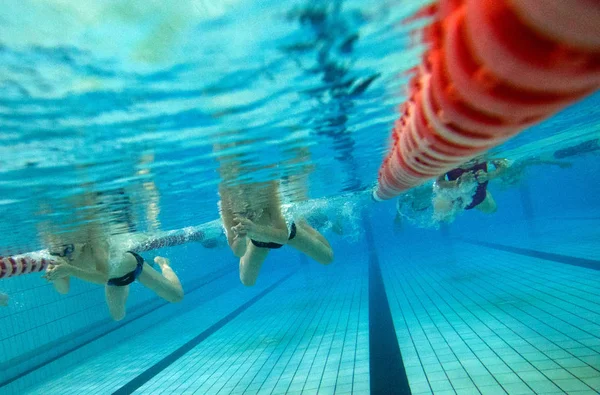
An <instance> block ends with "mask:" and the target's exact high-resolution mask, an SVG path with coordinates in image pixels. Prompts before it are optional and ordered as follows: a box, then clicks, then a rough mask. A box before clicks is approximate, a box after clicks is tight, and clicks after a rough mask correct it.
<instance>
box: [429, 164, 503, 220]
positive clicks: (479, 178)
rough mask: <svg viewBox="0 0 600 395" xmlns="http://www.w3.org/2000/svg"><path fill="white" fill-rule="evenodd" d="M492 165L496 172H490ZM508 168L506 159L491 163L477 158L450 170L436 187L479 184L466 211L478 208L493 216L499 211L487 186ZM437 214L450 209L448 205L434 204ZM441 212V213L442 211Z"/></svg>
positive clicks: (439, 180)
mask: <svg viewBox="0 0 600 395" xmlns="http://www.w3.org/2000/svg"><path fill="white" fill-rule="evenodd" d="M490 164H491V165H493V166H494V170H492V171H490V170H489V167H490ZM507 167H508V161H507V160H506V159H494V160H491V161H486V160H482V159H481V158H475V159H473V160H470V161H468V162H466V163H464V164H463V165H462V166H460V167H458V168H456V169H453V170H450V171H449V172H448V173H446V174H444V175H442V176H440V177H439V178H438V179H437V181H436V185H437V186H438V187H439V188H442V189H449V188H458V187H460V186H461V184H469V183H475V182H476V183H477V188H476V190H475V194H474V195H473V198H472V200H471V202H470V203H469V204H467V205H466V206H465V207H464V209H465V210H471V209H473V208H476V209H477V210H479V211H481V212H483V213H486V214H492V213H495V212H496V211H497V209H498V206H497V205H496V202H495V201H494V197H493V196H492V194H491V193H490V191H488V189H487V186H488V182H489V181H490V180H493V179H494V178H497V177H500V176H501V175H502V174H503V173H504V171H505V170H506V168H507ZM434 205H436V207H434V208H435V209H436V212H438V213H440V212H442V211H443V210H444V209H446V208H447V207H448V204H446V203H443V202H440V201H438V202H437V204H436V203H435V202H434ZM440 210H441V211H440Z"/></svg>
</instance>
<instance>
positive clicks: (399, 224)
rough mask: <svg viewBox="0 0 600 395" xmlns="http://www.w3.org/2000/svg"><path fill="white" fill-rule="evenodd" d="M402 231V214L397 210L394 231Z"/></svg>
mask: <svg viewBox="0 0 600 395" xmlns="http://www.w3.org/2000/svg"><path fill="white" fill-rule="evenodd" d="M400 232H402V216H401V215H400V213H398V212H397V213H396V216H395V217H394V233H396V234H398V233H400Z"/></svg>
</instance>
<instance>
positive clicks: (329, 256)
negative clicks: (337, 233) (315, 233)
mask: <svg viewBox="0 0 600 395" xmlns="http://www.w3.org/2000/svg"><path fill="white" fill-rule="evenodd" d="M332 262H333V251H330V252H328V253H326V254H325V255H324V256H323V257H321V259H319V263H320V264H321V265H329V264H331V263H332Z"/></svg>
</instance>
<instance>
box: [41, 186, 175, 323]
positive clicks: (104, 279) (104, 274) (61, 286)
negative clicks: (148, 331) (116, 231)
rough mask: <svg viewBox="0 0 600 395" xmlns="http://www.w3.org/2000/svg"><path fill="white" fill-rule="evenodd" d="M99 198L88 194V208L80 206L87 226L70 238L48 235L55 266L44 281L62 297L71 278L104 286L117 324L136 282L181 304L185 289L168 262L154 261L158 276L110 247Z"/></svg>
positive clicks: (128, 253) (130, 253)
mask: <svg viewBox="0 0 600 395" xmlns="http://www.w3.org/2000/svg"><path fill="white" fill-rule="evenodd" d="M97 197H98V196H97V195H94V194H87V195H86V196H85V200H86V204H85V206H83V207H82V205H81V204H78V206H79V207H82V208H80V210H79V212H80V213H84V214H83V215H85V218H80V219H84V220H85V221H86V223H85V224H84V225H79V226H77V227H76V228H75V232H74V233H72V234H71V235H70V236H71V237H69V235H68V234H61V235H56V234H46V235H45V236H46V237H45V238H46V242H47V244H49V248H48V251H49V253H50V255H52V256H53V257H54V260H55V261H56V264H54V265H49V266H48V267H47V268H46V273H45V274H44V276H43V277H44V278H45V279H46V280H48V281H50V282H52V284H53V286H54V288H55V289H56V291H57V292H59V293H61V294H66V293H68V292H69V289H70V281H71V277H74V278H78V279H80V280H83V281H87V282H91V283H94V284H98V285H104V287H105V297H106V303H107V305H108V310H109V313H110V316H111V317H112V318H113V319H114V320H115V321H119V320H121V319H123V318H124V317H125V304H126V301H127V297H128V295H129V285H130V284H131V283H133V282H134V281H136V280H137V281H139V282H140V283H141V284H142V285H143V286H145V287H146V288H148V289H150V290H151V291H153V292H154V293H155V294H156V295H158V296H160V297H161V298H163V299H165V300H166V301H168V302H171V303H176V302H180V301H181V300H182V299H183V288H182V287H181V283H180V282H179V279H178V278H177V275H176V274H175V272H173V269H171V266H170V264H169V260H168V259H166V258H163V257H155V258H154V262H155V263H156V264H157V265H158V266H159V267H160V270H161V272H160V273H159V272H158V271H157V270H155V269H154V268H153V267H152V266H150V265H149V264H148V263H147V262H145V261H144V258H142V257H141V256H140V255H138V254H137V253H135V252H133V251H126V250H125V249H123V250H120V249H119V248H118V247H116V245H117V243H113V242H111V243H109V241H108V238H107V237H106V235H105V233H104V232H103V231H102V230H104V228H101V227H100V224H99V223H98V222H97V221H94V219H95V218H94V216H95V214H98V213H101V212H102V211H101V210H102V208H99V207H98V205H97V204H96V202H97ZM80 203H81V202H80ZM90 207H91V208H90ZM94 208H95V209H94ZM94 210H96V211H94ZM90 214H91V215H90Z"/></svg>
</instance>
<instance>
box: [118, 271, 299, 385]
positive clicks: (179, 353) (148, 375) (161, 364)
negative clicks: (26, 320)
mask: <svg viewBox="0 0 600 395" xmlns="http://www.w3.org/2000/svg"><path fill="white" fill-rule="evenodd" d="M294 273H296V270H295V271H293V272H291V273H289V274H287V275H285V276H284V277H282V278H281V279H279V280H278V281H277V282H275V283H273V284H271V285H270V286H269V287H268V288H266V289H264V290H263V291H262V292H260V293H259V294H258V295H256V296H254V297H253V298H252V299H250V300H249V301H247V302H246V303H244V304H243V305H241V306H240V307H238V308H237V309H235V310H233V311H232V312H231V313H229V314H227V315H226V316H225V317H223V318H222V319H220V320H219V321H218V322H216V323H215V324H213V325H211V326H210V327H209V328H207V329H206V330H204V331H203V332H202V333H200V334H199V335H197V336H196V337H194V338H193V339H191V340H189V341H188V342H187V343H185V344H183V345H182V346H180V347H179V348H178V349H176V350H175V351H173V352H172V353H171V354H169V355H167V356H166V357H164V358H163V359H161V360H160V361H158V362H157V363H155V364H154V365H152V366H150V367H149V368H148V369H146V370H144V371H143V372H142V373H140V374H139V375H137V376H136V377H135V378H134V379H133V380H131V381H129V382H128V383H127V384H125V385H123V386H122V387H121V388H119V389H118V390H116V391H115V392H113V395H126V394H127V395H129V394H132V393H133V392H134V391H136V390H138V389H139V388H140V387H141V386H143V385H144V384H146V383H147V382H148V381H150V380H152V378H154V376H156V375H157V374H159V373H160V372H162V371H163V370H165V369H166V368H168V367H169V366H170V365H172V364H173V363H174V362H175V361H177V360H178V359H179V358H181V357H183V356H184V355H185V354H187V353H188V352H189V351H190V350H192V349H193V348H194V347H196V346H197V345H199V344H200V343H202V342H203V341H204V340H206V339H207V338H208V337H209V336H210V335H212V334H214V333H215V332H217V331H218V330H219V329H221V328H223V327H224V326H225V325H227V324H228V323H229V322H230V321H231V320H233V319H234V318H236V317H237V316H238V315H240V314H241V313H243V312H244V311H246V310H247V309H248V308H249V307H251V306H252V305H254V304H255V303H256V302H258V301H259V300H261V299H262V298H264V297H265V296H267V295H268V294H269V293H271V292H272V291H273V290H274V289H275V288H277V287H278V286H279V285H281V284H282V283H283V282H285V281H286V280H287V279H289V278H290V277H291V276H292V275H293V274H294Z"/></svg>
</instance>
